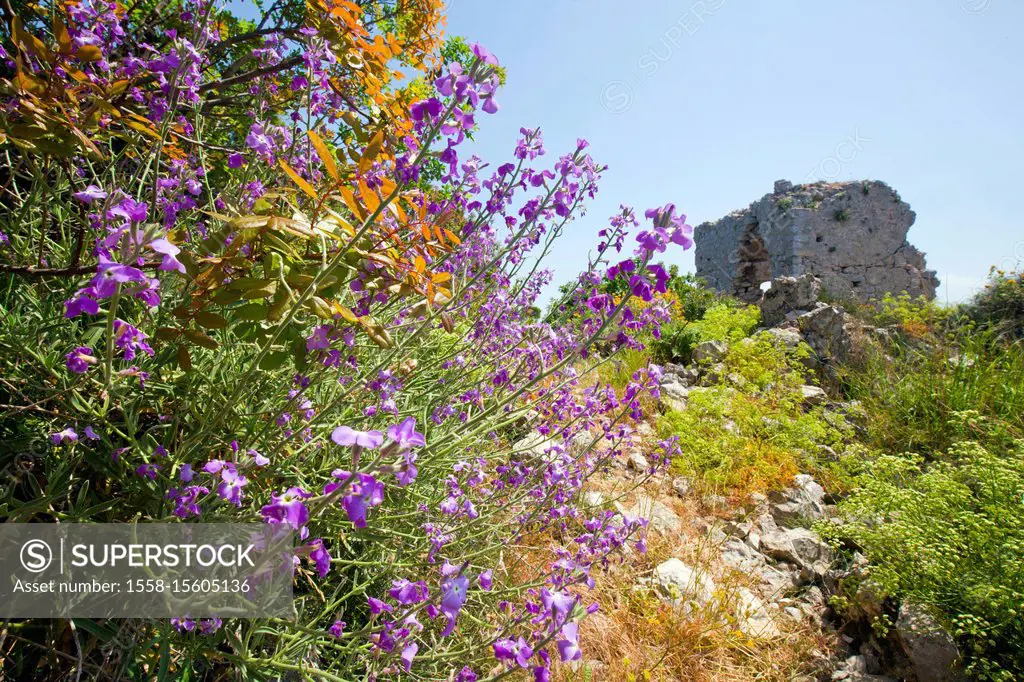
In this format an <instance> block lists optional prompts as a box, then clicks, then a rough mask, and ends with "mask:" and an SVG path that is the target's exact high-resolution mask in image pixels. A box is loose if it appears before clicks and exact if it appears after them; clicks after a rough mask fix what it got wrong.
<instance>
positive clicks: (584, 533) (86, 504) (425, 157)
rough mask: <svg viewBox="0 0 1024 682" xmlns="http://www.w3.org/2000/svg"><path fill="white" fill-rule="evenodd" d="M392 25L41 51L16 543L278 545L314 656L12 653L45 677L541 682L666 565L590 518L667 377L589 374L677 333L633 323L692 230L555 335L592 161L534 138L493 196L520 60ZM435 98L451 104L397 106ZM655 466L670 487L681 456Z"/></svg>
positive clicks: (417, 18)
mask: <svg viewBox="0 0 1024 682" xmlns="http://www.w3.org/2000/svg"><path fill="white" fill-rule="evenodd" d="M19 7H20V5H19ZM33 7H34V6H33ZM369 7H370V9H364V8H362V7H361V6H359V5H356V4H354V3H351V2H346V1H345V0H336V1H335V2H334V3H333V4H331V3H323V2H312V3H309V4H308V5H295V6H292V5H287V4H281V3H278V4H276V5H274V7H273V9H272V10H270V12H269V13H268V14H266V15H265V16H263V17H262V18H261V19H259V20H258V23H251V22H244V21H242V20H239V19H237V18H235V17H233V16H232V15H230V14H229V13H227V12H226V11H224V10H222V9H219V8H217V7H216V6H214V5H211V4H208V3H207V2H205V1H198V2H197V1H195V0H187V1H186V2H184V3H183V4H177V5H175V6H174V11H173V12H171V11H168V10H167V9H166V8H163V9H160V8H157V7H156V6H155V5H151V4H146V3H141V4H138V5H136V6H135V7H133V8H131V9H129V10H126V9H124V8H123V7H121V6H120V5H114V4H113V3H104V2H84V3H81V4H73V5H72V4H68V5H64V4H58V5H55V6H50V7H47V8H39V7H34V9H33V8H24V10H23V14H24V15H23V16H18V17H14V18H13V21H12V23H11V39H10V40H9V41H6V42H5V43H4V51H5V52H4V54H3V55H2V57H3V60H4V63H5V66H4V69H5V70H4V71H3V76H4V80H3V88H4V98H5V101H4V107H3V109H2V113H0V124H2V125H0V142H2V143H3V146H2V147H0V150H2V153H3V154H4V156H5V159H4V165H5V166H6V168H7V170H6V171H5V175H6V177H5V178H3V190H2V192H3V198H2V202H0V206H2V207H3V217H2V219H3V223H2V233H0V275H2V278H3V279H2V289H0V292H2V293H0V309H2V318H3V322H2V327H0V348H2V349H3V352H2V354H0V365H2V371H0V375H2V379H0V382H2V387H3V388H2V391H3V395H2V396H0V397H2V402H3V406H2V409H3V414H4V417H3V419H2V421H0V437H2V438H3V444H2V445H0V449H2V450H4V451H5V455H4V458H5V460H6V461H5V464H7V463H11V466H10V467H8V468H7V469H6V474H5V476H6V478H5V480H4V482H3V486H4V487H3V491H2V493H3V497H2V499H0V505H2V507H0V515H2V517H3V518H4V519H6V520H7V521H10V522H152V521H161V522H181V523H192V522H253V521H257V522H258V521H261V520H262V521H264V522H266V523H280V524H287V525H289V526H291V527H292V528H294V529H295V530H296V531H297V533H298V535H299V537H300V538H301V544H300V547H299V550H298V555H299V558H298V559H297V560H296V563H295V566H294V577H295V580H294V587H295V593H296V610H297V617H296V618H295V619H293V620H285V619H274V620H262V621H227V622H221V621H220V620H219V619H215V618H214V619H204V620H200V621H198V622H196V621H195V620H193V619H192V618H190V617H189V615H188V614H184V613H183V614H181V617H180V618H179V619H175V620H173V621H171V622H170V623H167V622H160V621H124V622H110V621H108V622H104V623H97V622H93V621H89V620H83V619H78V620H76V621H75V627H74V628H73V632H72V634H74V638H73V639H74V642H75V643H74V644H72V643H70V642H71V638H69V636H68V635H69V631H68V626H67V623H65V622H60V621H58V622H40V621H25V622H21V623H17V624H9V625H8V628H9V629H10V631H11V632H12V633H13V636H14V638H15V639H14V640H11V639H8V642H11V641H16V642H17V644H16V646H15V649H14V651H13V652H11V651H8V652H6V655H7V660H8V661H9V664H10V665H13V666H14V667H15V669H17V670H18V671H20V672H21V673H25V674H28V671H30V670H38V669H39V667H40V666H50V667H52V668H54V669H55V673H54V674H60V673H59V672H57V671H58V670H60V669H61V668H62V667H64V666H66V667H64V670H65V672H67V671H69V670H71V669H72V668H74V667H76V666H78V669H79V672H81V671H82V670H83V669H84V670H85V673H86V676H89V677H95V678H102V677H112V678H118V679H120V678H143V677H144V678H146V679H151V678H175V679H178V678H181V676H182V675H191V676H193V677H205V676H213V675H217V676H223V675H224V674H226V673H227V674H231V673H233V674H234V675H235V676H237V677H240V678H241V677H246V678H252V679H270V678H274V679H276V678H279V677H280V676H282V675H288V674H291V675H296V674H298V675H301V676H305V677H310V678H316V679H366V678H368V679H379V678H383V677H385V676H388V675H395V676H401V675H402V674H403V672H409V671H412V674H414V675H416V676H417V677H423V678H430V679H438V678H444V679H458V680H461V681H463V682H466V681H468V680H477V679H494V678H496V677H501V676H504V675H507V674H510V672H511V671H513V670H515V669H530V670H531V671H532V673H533V675H534V676H535V677H536V679H540V680H543V679H547V675H548V670H549V668H550V664H551V663H552V661H553V660H554V659H556V658H560V659H561V660H565V661H570V660H575V659H578V658H580V656H581V652H580V646H581V643H580V642H578V638H577V635H578V630H577V621H578V620H579V619H580V618H582V617H583V616H585V615H586V613H587V612H588V610H590V609H589V608H588V606H587V602H586V597H585V595H584V591H585V589H584V588H586V587H587V586H588V585H590V584H591V582H592V577H591V575H592V571H594V570H599V569H601V568H602V567H604V566H606V565H608V564H609V562H611V561H613V560H614V557H615V554H616V552H617V550H619V549H621V548H623V547H624V546H626V545H627V544H628V545H635V546H636V547H638V548H640V549H641V550H642V549H643V535H644V528H645V525H646V522H645V521H643V520H639V519H633V520H626V519H622V518H621V517H615V516H614V515H613V514H612V513H611V512H600V513H597V514H596V515H595V514H590V513H587V512H585V511H584V510H582V509H581V508H580V507H579V506H578V504H577V501H578V497H579V495H578V493H579V491H580V488H581V486H582V485H583V483H584V481H585V480H586V479H587V477H588V476H590V475H591V474H592V473H593V472H594V471H595V470H596V469H598V468H599V467H602V466H604V465H606V464H607V463H608V462H609V460H611V459H612V458H614V457H616V456H618V455H620V453H621V452H622V450H623V448H624V446H625V445H627V444H629V443H630V442H631V441H632V439H633V438H634V436H633V429H632V427H631V422H632V420H635V419H639V418H640V417H641V416H642V410H641V407H640V405H641V403H640V399H641V397H642V396H643V395H644V394H654V395H656V394H657V390H658V388H657V387H658V380H659V370H658V369H657V368H656V367H653V366H652V367H650V368H644V369H641V370H638V371H637V372H636V374H635V375H634V377H633V379H634V380H633V381H632V382H631V383H630V384H629V385H628V386H627V387H626V388H625V389H624V390H623V391H622V392H621V393H617V392H616V391H615V390H614V389H613V388H611V387H609V386H607V385H601V384H600V383H599V382H597V381H595V380H594V379H593V377H594V376H596V375H595V374H592V373H591V372H592V370H593V368H594V367H597V366H599V365H600V362H601V359H599V358H595V357H592V354H591V352H590V350H591V348H592V347H593V346H594V345H595V344H596V343H597V342H599V341H600V343H601V347H602V348H607V349H610V350H612V349H614V348H619V347H624V346H626V347H630V346H631V347H636V346H637V345H638V343H639V342H638V341H637V339H638V338H640V337H641V335H643V334H647V333H650V332H651V330H652V328H656V326H657V325H658V324H659V322H660V321H662V320H664V318H665V314H664V311H660V310H659V308H658V306H656V305H648V306H644V307H643V308H642V309H641V308H637V309H636V310H634V308H631V306H630V301H631V300H634V298H639V299H642V300H644V301H648V302H649V301H651V300H652V298H653V295H654V293H656V292H664V291H665V283H666V281H667V278H668V277H667V275H666V273H665V271H664V270H663V269H662V268H661V267H660V266H658V265H654V264H651V263H650V260H651V258H652V256H653V254H655V253H659V252H663V251H664V250H665V248H666V246H668V245H669V244H671V243H675V244H677V245H681V246H683V247H684V248H689V247H690V246H691V245H692V242H691V240H690V233H691V228H690V227H689V226H688V225H686V224H685V217H684V216H679V215H676V213H675V209H674V207H672V206H671V205H670V206H667V207H665V208H662V209H656V210H651V211H648V212H647V218H649V219H650V220H651V221H652V222H653V226H652V227H650V228H648V229H646V230H644V231H641V232H639V233H638V234H637V235H636V240H637V242H638V246H637V247H636V251H635V253H630V254H625V255H624V256H619V257H617V256H616V254H619V253H620V252H622V250H623V248H624V245H625V242H626V239H627V232H628V231H629V230H630V229H632V228H634V227H636V226H637V220H636V219H635V218H634V216H633V213H632V212H631V211H630V210H629V209H627V208H623V210H622V212H621V214H620V215H618V216H616V217H615V218H613V220H612V221H611V225H610V226H609V227H608V228H607V229H606V230H603V231H602V232H601V233H600V234H601V237H602V243H601V244H600V246H599V248H598V249H597V250H596V251H595V254H594V256H593V258H592V261H591V266H590V268H589V269H588V270H587V272H585V273H584V274H583V275H582V276H581V277H580V279H579V281H578V282H577V284H576V286H575V287H574V288H572V289H571V290H570V291H569V292H567V294H566V295H567V296H568V297H572V298H573V301H574V304H575V305H582V307H583V308H584V309H585V311H586V312H585V314H583V315H581V316H579V317H578V318H576V319H574V320H573V322H572V323H571V325H569V326H561V327H555V326H553V325H551V324H549V323H547V322H546V321H545V320H539V321H538V320H537V319H536V317H535V315H534V314H533V311H534V310H535V309H534V308H532V305H533V302H534V301H535V300H536V298H537V296H538V292H539V291H540V289H541V287H542V286H543V285H544V284H545V283H546V282H547V281H548V278H549V274H548V273H547V272H546V271H544V270H542V269H540V266H539V262H538V261H537V260H536V259H535V258H533V252H534V251H535V250H539V251H540V252H541V253H542V254H545V253H547V252H549V250H550V248H551V245H552V244H553V242H554V241H555V240H556V239H557V238H558V236H559V235H560V234H561V233H562V231H563V230H564V229H565V227H566V225H567V224H568V223H569V222H570V221H571V219H572V218H573V216H574V215H577V214H578V213H580V211H581V206H582V204H583V202H584V201H585V200H586V199H587V198H590V197H593V196H594V193H595V192H596V190H597V182H598V180H599V176H600V171H601V168H600V167H598V166H597V165H596V164H595V163H594V161H593V160H592V159H591V158H590V157H589V155H588V154H587V153H586V152H585V148H586V147H587V143H586V142H585V141H582V140H581V141H579V143H578V144H577V146H576V148H575V149H574V150H572V151H571V152H570V153H568V154H566V155H564V156H561V157H560V158H558V159H557V161H555V163H554V164H552V165H551V166H546V165H543V163H542V157H543V156H544V155H545V150H544V147H543V144H542V139H541V135H540V132H539V131H537V130H529V129H523V130H522V138H521V139H520V141H519V143H518V145H517V147H516V149H515V152H514V160H513V161H511V162H509V163H505V164H503V165H500V166H498V167H497V168H496V169H494V170H491V169H489V167H488V166H487V165H485V164H484V163H483V162H482V161H481V160H480V159H478V158H475V157H466V156H465V155H464V154H462V153H461V152H460V146H461V145H462V144H463V143H464V142H465V140H466V136H467V133H468V132H469V131H471V130H472V129H473V128H474V126H475V125H476V117H477V116H478V115H479V114H480V112H481V111H482V112H484V113H493V112H495V111H496V110H497V103H496V100H495V91H496V87H497V84H498V76H497V75H496V69H497V68H499V67H498V62H497V60H496V59H495V58H494V57H493V56H492V55H490V54H489V53H488V52H487V51H486V50H484V49H483V48H481V47H479V46H474V47H473V49H472V51H471V52H470V51H464V52H465V53H466V54H465V56H464V59H463V61H462V63H459V62H454V61H446V62H444V63H439V62H438V60H437V59H436V56H437V54H438V51H439V45H440V41H439V39H438V26H439V24H440V19H441V18H440V10H439V8H438V5H437V3H433V2H419V3H403V4H400V5H394V6H392V5H391V4H389V3H382V4H381V5H370V6H369ZM282 8H283V9H282ZM399 68H402V69H403V71H399ZM409 69H414V70H419V72H420V73H427V72H430V71H433V73H432V77H431V79H422V78H421V79H418V80H416V81H414V82H413V83H412V84H410V85H409V86H408V87H405V88H398V87H397V86H396V81H397V80H398V79H399V77H400V76H401V75H402V73H406V74H407V73H408V72H409ZM428 178H435V180H432V181H428V180H427V179H428ZM634 255H636V256H638V257H639V261H635V260H633V258H632V256H634ZM616 260H621V262H618V263H616V264H612V262H613V261H616ZM605 278H621V279H622V281H624V282H625V283H627V284H628V289H629V294H628V295H626V296H623V297H621V298H620V299H619V300H617V301H616V300H613V299H612V298H611V297H610V296H608V295H606V294H603V293H601V292H600V290H599V285H600V284H601V282H602V281H603V280H604V279H605ZM581 359H586V360H587V362H585V363H581V362H579V361H580V360H581ZM587 367H589V368H590V369H583V368H587ZM527 429H534V430H537V431H539V432H540V433H542V434H545V435H547V436H550V437H551V438H552V440H551V442H550V447H549V448H548V449H547V451H546V453H544V454H543V456H540V455H538V453H536V452H534V451H520V450H517V449H516V448H515V447H514V446H510V445H509V443H511V442H515V441H516V440H517V437H518V436H521V435H522V434H523V433H524V432H525V431H526V430H527ZM662 450H663V451H662V452H661V457H660V458H659V457H658V456H657V455H656V456H655V457H653V458H652V459H653V461H656V462H658V466H664V464H665V463H666V462H667V461H668V459H669V457H670V456H671V455H672V454H673V453H674V452H675V451H676V445H675V442H674V441H673V440H668V441H664V442H663V443H662ZM538 537H541V538H545V537H546V538H554V539H555V540H557V542H555V541H552V542H553V544H552V545H551V547H550V551H549V561H548V562H547V563H545V564H543V565H538V566H532V565H529V566H524V565H521V564H519V563H517V555H516V552H515V548H516V546H517V545H519V544H523V543H524V542H525V541H526V540H528V539H530V538H538ZM524 576H525V577H524ZM80 636H81V637H82V638H84V641H80V639H79V637H80ZM54 642H60V643H63V644H57V646H58V647H61V646H67V648H68V649H69V651H70V652H71V653H69V654H68V655H67V656H66V659H65V658H64V657H63V656H62V657H60V658H51V657H50V656H49V650H50V648H51V647H52V646H54V644H53V643H54ZM79 646H81V647H82V648H78V647H79ZM81 652H85V653H84V654H83V653H81ZM62 660H68V661H70V662H68V663H66V664H65V663H61V661H62ZM76 661H80V662H76Z"/></svg>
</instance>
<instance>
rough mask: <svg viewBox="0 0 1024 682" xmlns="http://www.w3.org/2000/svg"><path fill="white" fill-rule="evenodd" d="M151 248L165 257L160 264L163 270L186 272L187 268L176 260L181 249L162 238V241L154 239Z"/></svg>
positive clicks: (150, 244)
mask: <svg viewBox="0 0 1024 682" xmlns="http://www.w3.org/2000/svg"><path fill="white" fill-rule="evenodd" d="M149 248H151V249H153V250H154V251H156V252H157V253H159V254H160V255H161V256H163V257H164V258H163V260H162V261H161V262H160V269H161V270H165V271H170V270H177V271H178V272H182V273H183V272H185V266H184V265H182V264H181V262H180V261H179V260H178V259H177V258H176V256H177V255H178V254H179V253H181V249H179V248H178V247H177V246H175V245H174V244H172V243H170V242H169V241H167V240H166V239H164V238H162V237H161V238H160V239H154V240H153V241H151V242H150V243H149Z"/></svg>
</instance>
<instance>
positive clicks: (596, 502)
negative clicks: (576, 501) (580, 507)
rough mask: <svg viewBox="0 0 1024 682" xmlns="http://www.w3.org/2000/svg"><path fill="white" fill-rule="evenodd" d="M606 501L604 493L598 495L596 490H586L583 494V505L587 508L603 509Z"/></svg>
mask: <svg viewBox="0 0 1024 682" xmlns="http://www.w3.org/2000/svg"><path fill="white" fill-rule="evenodd" d="M606 502H607V500H606V499H605V497H604V493H600V492H598V491H596V490H588V491H587V492H585V493H583V503H584V504H585V505H587V506H588V507H603V506H604V505H605V503H606Z"/></svg>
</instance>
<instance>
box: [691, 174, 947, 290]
mask: <svg viewBox="0 0 1024 682" xmlns="http://www.w3.org/2000/svg"><path fill="white" fill-rule="evenodd" d="M914 218H915V215H914V212H913V211H912V210H910V205H909V204H907V203H906V202H904V201H902V200H901V199H900V196H899V194H897V193H896V191H895V190H893V189H892V188H891V187H889V186H888V185H886V184H885V183H884V182H880V181H877V180H873V181H864V182H841V183H824V182H818V183H814V184H811V185H798V186H795V187H794V186H793V184H792V183H790V182H786V181H785V180H779V181H777V182H776V183H775V191H774V192H772V193H771V194H766V195H765V196H764V197H762V198H761V199H760V200H758V201H755V202H754V203H753V204H751V205H750V206H749V207H748V208H746V209H744V210H741V211H734V212H732V213H730V214H729V215H727V216H725V217H724V218H722V219H720V220H718V221H716V222H713V223H703V224H702V225H698V226H697V228H696V230H695V240H696V242H697V247H696V258H697V274H698V275H699V276H701V277H703V278H704V279H706V280H707V282H708V284H710V285H711V286H713V287H714V288H715V289H717V290H719V291H723V292H726V293H731V294H733V295H735V296H738V297H739V298H741V299H743V300H746V301H751V302H756V301H757V300H759V299H760V297H761V290H760V286H761V283H762V282H767V281H769V280H771V279H773V278H776V277H782V276H799V275H803V274H811V275H815V276H816V277H818V278H819V279H820V280H821V283H822V287H823V288H824V289H825V290H826V291H828V292H829V293H832V294H835V295H839V296H853V297H855V298H858V299H860V300H868V299H873V298H881V296H882V295H883V294H885V293H886V292H892V293H901V292H907V293H908V294H910V295H911V296H914V297H917V296H921V295H924V296H926V297H928V298H934V297H935V290H936V288H937V287H938V284H939V281H938V279H937V278H936V277H935V273H934V272H933V271H931V270H928V269H927V266H926V265H925V259H924V254H923V253H921V252H920V251H918V250H917V249H916V248H914V247H913V246H912V245H911V244H910V243H908V242H907V232H908V230H910V226H911V225H913V224H914Z"/></svg>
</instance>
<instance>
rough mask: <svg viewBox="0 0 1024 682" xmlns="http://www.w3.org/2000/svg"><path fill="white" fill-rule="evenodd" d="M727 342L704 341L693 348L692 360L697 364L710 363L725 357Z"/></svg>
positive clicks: (727, 347)
mask: <svg viewBox="0 0 1024 682" xmlns="http://www.w3.org/2000/svg"><path fill="white" fill-rule="evenodd" d="M728 350H729V344H727V343H726V342H725V341H704V342H703V343H698V344H697V345H696V346H694V348H693V361H694V362H696V363H698V364H712V363H716V362H718V361H720V360H721V359H722V358H724V357H725V354H726V353H727V352H728Z"/></svg>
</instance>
